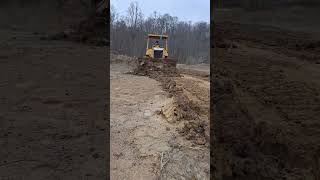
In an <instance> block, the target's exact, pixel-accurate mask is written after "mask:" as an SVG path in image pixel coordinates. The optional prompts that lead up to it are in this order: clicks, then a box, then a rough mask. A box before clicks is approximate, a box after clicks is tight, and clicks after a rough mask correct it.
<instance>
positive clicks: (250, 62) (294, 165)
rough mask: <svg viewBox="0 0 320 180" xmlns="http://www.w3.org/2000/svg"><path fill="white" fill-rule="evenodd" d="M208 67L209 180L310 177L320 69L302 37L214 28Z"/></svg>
mask: <svg viewBox="0 0 320 180" xmlns="http://www.w3.org/2000/svg"><path fill="white" fill-rule="evenodd" d="M215 26H216V29H215V32H214V33H215V36H216V37H217V36H220V38H218V39H216V40H219V39H224V41H228V42H232V43H234V44H236V45H237V48H232V47H231V48H230V46H229V47H228V46H226V47H219V46H215V48H214V49H213V51H214V60H215V61H214V62H215V63H214V66H213V73H212V74H213V75H212V80H213V87H214V92H213V93H214V94H213V96H212V100H213V105H214V107H213V116H214V118H213V121H212V123H214V124H215V125H214V126H213V127H214V129H213V130H212V131H213V132H214V138H215V142H214V143H213V144H214V146H213V147H214V148H213V150H214V154H213V156H212V157H213V158H212V162H213V164H214V165H215V166H214V167H213V168H214V170H215V176H216V178H217V179H219V178H220V179H221V178H224V179H246V180H248V179H317V178H318V177H319V176H320V174H319V172H320V171H319V167H320V166H319V159H320V154H319V143H320V132H319V128H318V127H319V125H320V124H319V122H320V121H319V120H320V119H319V117H320V116H319V115H320V114H319V112H320V111H319V110H320V97H319V92H320V91H319V90H320V83H319V78H320V71H319V67H320V66H319V50H320V47H319V45H318V42H319V41H317V40H314V39H312V38H311V37H310V36H309V35H307V34H304V33H296V32H291V31H285V30H282V29H279V28H273V27H268V26H259V25H246V24H240V23H219V24H216V25H215Z"/></svg>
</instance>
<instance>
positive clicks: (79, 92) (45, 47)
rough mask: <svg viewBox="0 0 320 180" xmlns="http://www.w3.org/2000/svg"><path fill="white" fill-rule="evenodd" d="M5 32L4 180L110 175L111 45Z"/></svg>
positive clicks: (0, 43)
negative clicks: (107, 108) (107, 110)
mask: <svg viewBox="0 0 320 180" xmlns="http://www.w3.org/2000/svg"><path fill="white" fill-rule="evenodd" d="M40 37H41V34H37V33H34V31H28V30H23V29H20V30H12V29H6V28H3V29H0V64H1V65H0V68H1V70H0V74H1V75H0V84H1V85H0V86H1V88H0V94H1V95H0V123H1V126H0V129H1V130H0V132H1V133H0V146H1V150H0V159H1V160H0V179H84V178H86V179H104V178H105V177H106V157H105V154H106V140H107V139H106V138H107V136H106V129H105V128H106V123H107V122H106V119H105V117H106V116H105V114H104V112H105V105H106V102H108V99H107V93H106V92H107V88H106V86H107V83H106V82H107V80H106V78H107V72H106V59H107V53H106V49H105V47H94V46H87V45H84V44H79V43H72V42H67V41H48V40H40Z"/></svg>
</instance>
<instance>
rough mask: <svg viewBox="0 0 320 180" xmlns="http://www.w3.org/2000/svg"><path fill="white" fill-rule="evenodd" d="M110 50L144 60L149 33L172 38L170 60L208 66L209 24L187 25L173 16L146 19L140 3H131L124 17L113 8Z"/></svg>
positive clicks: (169, 44)
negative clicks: (174, 59) (171, 58)
mask: <svg viewBox="0 0 320 180" xmlns="http://www.w3.org/2000/svg"><path fill="white" fill-rule="evenodd" d="M110 18H111V19H110V30H111V32H110V40H111V42H110V43H111V45H110V49H111V50H112V51H113V52H115V53H119V54H124V55H128V56H135V57H142V56H143V55H144V54H145V51H146V38H147V34H148V33H154V34H167V35H168V36H169V40H168V46H169V48H168V49H169V56H171V57H174V58H177V59H178V61H179V63H187V64H196V63H209V57H210V55H209V52H210V30H209V29H210V25H209V24H208V23H207V22H196V23H192V22H190V21H189V22H185V21H180V20H179V19H178V17H176V16H171V15H170V14H167V13H166V14H160V13H158V12H154V13H153V14H152V15H150V16H149V17H145V16H144V14H143V13H142V10H141V9H140V7H139V4H138V2H132V3H131V4H130V5H129V7H128V9H127V14H126V15H125V16H121V17H120V16H119V14H118V13H117V10H116V9H115V8H114V7H113V6H112V5H111V9H110Z"/></svg>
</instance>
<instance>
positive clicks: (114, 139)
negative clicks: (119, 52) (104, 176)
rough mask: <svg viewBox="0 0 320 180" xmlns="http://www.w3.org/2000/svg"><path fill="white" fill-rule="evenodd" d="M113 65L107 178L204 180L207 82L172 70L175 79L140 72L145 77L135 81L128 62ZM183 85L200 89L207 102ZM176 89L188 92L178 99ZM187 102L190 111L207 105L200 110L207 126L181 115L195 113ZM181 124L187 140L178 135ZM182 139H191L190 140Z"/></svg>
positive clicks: (205, 171) (207, 177)
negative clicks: (108, 172)
mask: <svg viewBox="0 0 320 180" xmlns="http://www.w3.org/2000/svg"><path fill="white" fill-rule="evenodd" d="M119 57H120V56H118V58H119ZM121 57H122V58H124V59H126V58H125V57H124V56H121ZM128 59H130V58H128ZM112 62H114V63H113V64H112V65H111V177H112V179H125V178H132V177H134V178H135V179H141V178H144V179H159V178H160V179H183V178H184V179H209V147H208V143H206V138H204V136H205V135H204V132H205V130H204V128H207V129H208V116H206V115H207V114H208V109H209V103H208V100H209V96H208V95H209V94H208V93H209V89H208V87H209V82H203V81H202V80H201V79H198V78H195V79H192V77H185V78H186V79H184V77H179V75H178V74H177V73H176V72H173V71H170V72H171V75H174V76H164V75H163V74H162V73H161V71H152V72H151V71H148V70H145V71H142V70H141V71H140V73H141V75H144V76H136V75H133V74H132V73H128V71H129V70H130V68H132V67H130V66H131V65H129V66H128V63H126V62H125V63H119V62H120V61H116V60H114V61H112ZM132 70H133V69H132ZM148 76H150V77H153V78H155V79H157V80H158V81H156V80H155V79H153V78H149V77H148ZM176 78H177V79H176ZM187 78H190V80H188V79H187ZM191 79H192V80H191ZM186 82H188V83H191V84H196V83H198V84H204V87H203V91H205V92H206V94H207V97H202V98H198V97H196V96H195V95H194V94H192V93H193V92H194V91H192V89H193V88H191V87H189V86H188V87H185V85H186ZM178 89H188V90H189V91H190V93H189V94H181V95H178V91H179V90H178ZM164 90H167V91H164ZM178 96H181V97H179V98H177V97H178ZM187 97H192V98H193V99H194V102H195V103H194V106H195V105H196V103H199V102H201V103H202V104H203V105H204V101H206V103H207V104H206V105H205V107H201V108H202V109H203V111H206V114H204V115H203V117H201V118H202V119H205V118H206V123H203V124H204V125H206V126H203V127H201V126H199V125H200V120H201V119H200V117H199V116H198V115H196V114H193V115H192V114H191V113H186V112H185V111H183V109H182V108H187V110H189V111H190V112H196V111H195V110H193V109H192V107H191V105H189V103H190V100H189V99H187ZM203 99H205V100H204V101H203ZM177 100H179V101H177ZM182 101H185V102H184V104H183V103H182ZM190 104H191V103H190ZM182 105H183V106H182ZM174 114H177V115H174ZM178 114H179V115H178ZM173 116H175V119H174V120H172V119H173V118H172V117H173ZM176 116H178V117H179V118H177V117H176ZM187 118H189V119H188V120H187ZM191 118H194V119H191ZM195 118H197V119H195ZM174 121H176V122H174ZM188 121H190V122H188ZM186 124H189V129H187V130H185V132H186V136H182V133H181V132H179V131H178V130H179V129H183V128H186ZM196 129H197V131H196V132H194V134H193V135H191V133H190V132H191V131H195V130H196ZM207 132H209V131H207ZM188 134H189V136H187V135H188ZM185 137H190V139H191V141H189V140H187V139H186V138H185ZM207 138H209V135H208V134H207ZM196 142H198V143H196ZM200 144H201V145H200Z"/></svg>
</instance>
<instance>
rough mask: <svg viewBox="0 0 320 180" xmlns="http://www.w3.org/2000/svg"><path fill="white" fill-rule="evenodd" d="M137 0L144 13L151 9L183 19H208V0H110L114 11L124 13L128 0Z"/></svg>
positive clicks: (151, 11)
mask: <svg viewBox="0 0 320 180" xmlns="http://www.w3.org/2000/svg"><path fill="white" fill-rule="evenodd" d="M132 1H137V2H138V3H139V6H140V8H141V10H142V12H143V14H144V16H147V17H148V16H149V15H150V14H152V13H153V11H157V12H159V13H160V14H165V13H169V14H170V15H171V16H177V17H178V18H179V20H183V21H192V22H197V21H206V22H208V23H209V21H210V0H110V2H111V5H113V6H114V7H115V9H116V11H117V12H118V13H119V14H120V16H121V15H126V13H127V9H128V6H129V4H130V2H132Z"/></svg>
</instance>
